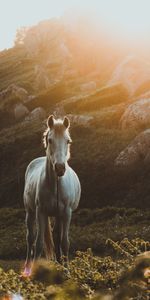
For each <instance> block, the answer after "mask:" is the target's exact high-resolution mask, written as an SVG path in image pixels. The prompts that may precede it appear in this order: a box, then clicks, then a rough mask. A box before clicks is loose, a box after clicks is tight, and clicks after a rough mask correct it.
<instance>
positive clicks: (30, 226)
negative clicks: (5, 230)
mask: <svg viewBox="0 0 150 300" xmlns="http://www.w3.org/2000/svg"><path fill="white" fill-rule="evenodd" d="M34 221H35V214H34V212H32V211H30V210H28V211H27V212H26V227H27V235H26V240H27V256H26V262H25V268H26V269H29V268H30V265H31V259H32V249H33V243H34Z"/></svg>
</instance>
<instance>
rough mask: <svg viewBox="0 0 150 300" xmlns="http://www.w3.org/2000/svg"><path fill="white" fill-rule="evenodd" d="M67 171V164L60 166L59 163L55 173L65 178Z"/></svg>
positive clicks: (56, 165)
mask: <svg viewBox="0 0 150 300" xmlns="http://www.w3.org/2000/svg"><path fill="white" fill-rule="evenodd" d="M65 171H66V167H65V164H59V163H56V164H55V172H56V174H57V176H58V177H61V176H63V175H64V174H65Z"/></svg>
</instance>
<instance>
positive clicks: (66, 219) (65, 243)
mask: <svg viewBox="0 0 150 300" xmlns="http://www.w3.org/2000/svg"><path fill="white" fill-rule="evenodd" d="M71 216H72V210H71V209H70V208H66V210H65V213H64V216H63V236H62V243H61V245H62V251H63V255H64V260H65V265H66V266H67V264H68V254H69V246H70V242H69V227H70V222H71Z"/></svg>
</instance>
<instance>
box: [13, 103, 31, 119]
mask: <svg viewBox="0 0 150 300" xmlns="http://www.w3.org/2000/svg"><path fill="white" fill-rule="evenodd" d="M28 114H29V110H28V109H27V107H26V106H25V105H24V104H22V103H19V104H16V105H15V106H14V116H15V119H16V121H20V120H23V119H24V118H25V116H27V115H28Z"/></svg>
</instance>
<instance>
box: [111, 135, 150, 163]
mask: <svg viewBox="0 0 150 300" xmlns="http://www.w3.org/2000/svg"><path fill="white" fill-rule="evenodd" d="M139 162H143V163H144V162H145V163H148V162H149V163H150V129H147V130H145V131H143V132H142V133H140V134H139V135H137V137H136V138H135V139H134V140H133V141H132V142H131V143H130V144H129V145H128V146H127V147H126V148H125V149H124V150H123V151H121V153H120V154H119V155H118V157H117V158H116V160H115V165H116V166H118V167H130V166H131V167H132V166H135V165H136V164H137V163H139Z"/></svg>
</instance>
